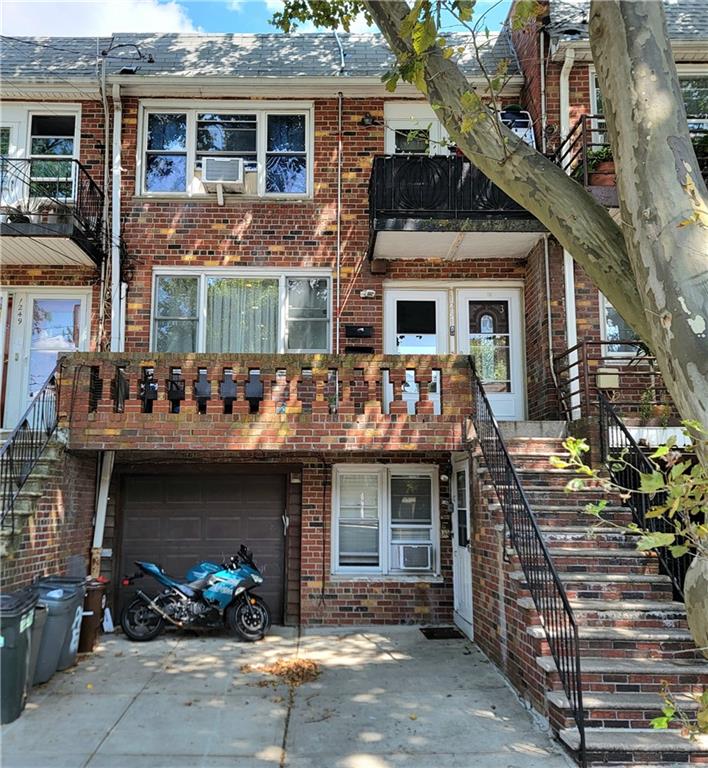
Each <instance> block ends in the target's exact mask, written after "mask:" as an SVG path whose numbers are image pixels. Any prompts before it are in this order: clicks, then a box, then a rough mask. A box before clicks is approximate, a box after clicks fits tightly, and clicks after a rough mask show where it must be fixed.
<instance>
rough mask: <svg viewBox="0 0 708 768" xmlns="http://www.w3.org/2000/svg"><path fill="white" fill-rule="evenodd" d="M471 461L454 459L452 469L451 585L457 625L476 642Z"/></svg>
mask: <svg viewBox="0 0 708 768" xmlns="http://www.w3.org/2000/svg"><path fill="white" fill-rule="evenodd" d="M469 489H470V483H469V461H468V459H467V458H459V459H455V461H454V462H453V466H452V482H451V486H450V493H451V496H452V584H453V601H454V620H455V624H456V625H457V626H458V627H459V628H460V629H461V630H462V631H463V632H464V633H465V634H466V635H467V637H469V638H470V640H472V639H473V628H472V557H471V552H470V549H471V545H470V541H471V537H472V530H471V525H470V503H469V494H470V490H469Z"/></svg>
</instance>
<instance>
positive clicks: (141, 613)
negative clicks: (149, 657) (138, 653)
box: [120, 599, 165, 643]
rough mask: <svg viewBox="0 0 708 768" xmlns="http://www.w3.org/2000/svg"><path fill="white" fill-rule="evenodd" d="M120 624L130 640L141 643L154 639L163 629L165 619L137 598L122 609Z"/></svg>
mask: <svg viewBox="0 0 708 768" xmlns="http://www.w3.org/2000/svg"><path fill="white" fill-rule="evenodd" d="M120 625H121V627H123V632H125V634H126V635H127V636H128V637H129V638H130V639H131V640H135V641H136V642H139V643H142V642H146V641H148V640H154V639H155V638H156V637H157V636H158V635H159V634H160V632H162V630H163V629H164V627H165V620H164V619H163V618H162V616H159V615H158V614H156V613H155V612H154V611H153V610H152V608H150V606H149V605H147V604H146V603H145V601H144V600H140V599H137V600H133V602H132V603H130V605H128V606H126V607H125V608H124V609H123V613H122V614H121V617H120Z"/></svg>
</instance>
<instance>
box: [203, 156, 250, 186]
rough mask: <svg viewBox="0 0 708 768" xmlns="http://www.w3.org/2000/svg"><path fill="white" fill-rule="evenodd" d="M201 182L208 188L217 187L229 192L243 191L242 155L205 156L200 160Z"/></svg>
mask: <svg viewBox="0 0 708 768" xmlns="http://www.w3.org/2000/svg"><path fill="white" fill-rule="evenodd" d="M202 184H204V186H205V187H206V188H207V189H208V190H214V189H217V191H218V187H221V189H224V190H227V191H230V192H242V191H243V158H242V157H205V158H204V159H203V160H202Z"/></svg>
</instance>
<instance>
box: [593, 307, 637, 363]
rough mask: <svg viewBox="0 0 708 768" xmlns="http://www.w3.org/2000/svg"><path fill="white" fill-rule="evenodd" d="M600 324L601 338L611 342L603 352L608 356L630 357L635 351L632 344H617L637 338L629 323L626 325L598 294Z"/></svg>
mask: <svg viewBox="0 0 708 768" xmlns="http://www.w3.org/2000/svg"><path fill="white" fill-rule="evenodd" d="M600 322H601V326H602V338H603V340H604V341H610V342H613V343H612V344H607V345H606V346H605V347H603V352H604V353H605V354H609V355H618V356H624V357H628V356H629V357H632V356H634V354H635V353H636V351H637V347H636V346H635V345H633V344H619V343H618V342H620V341H631V340H632V339H636V338H637V334H636V333H635V332H634V331H633V330H632V327H631V326H630V325H629V323H626V322H625V321H624V320H623V318H622V316H621V315H620V313H619V312H618V311H617V310H616V309H615V308H614V307H613V306H612V304H610V302H609V301H608V300H607V299H606V298H605V297H604V295H603V294H602V293H601V294H600Z"/></svg>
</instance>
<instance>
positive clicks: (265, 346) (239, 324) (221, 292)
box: [206, 278, 279, 353]
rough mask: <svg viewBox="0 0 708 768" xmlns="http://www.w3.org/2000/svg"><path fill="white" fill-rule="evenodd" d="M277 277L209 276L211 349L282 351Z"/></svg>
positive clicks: (208, 322) (211, 350)
mask: <svg viewBox="0 0 708 768" xmlns="http://www.w3.org/2000/svg"><path fill="white" fill-rule="evenodd" d="M278 303H279V289H278V281H277V280H252V279H248V278H209V282H208V285H207V337H206V351H207V352H263V353H273V352H277V351H278Z"/></svg>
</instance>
